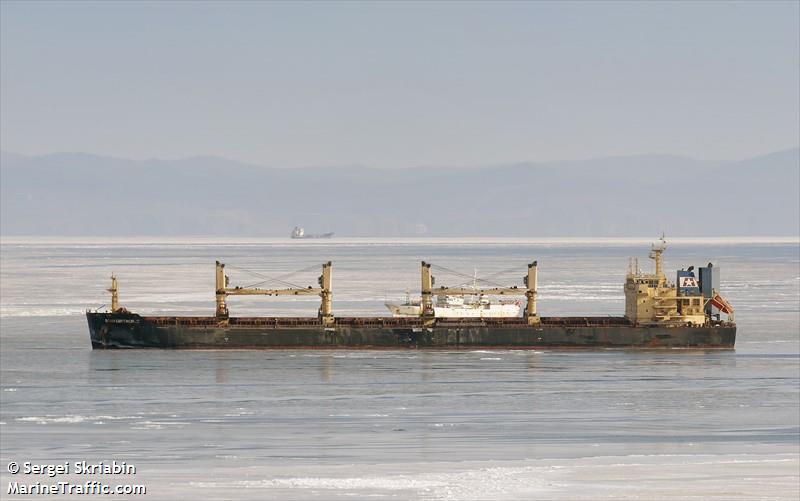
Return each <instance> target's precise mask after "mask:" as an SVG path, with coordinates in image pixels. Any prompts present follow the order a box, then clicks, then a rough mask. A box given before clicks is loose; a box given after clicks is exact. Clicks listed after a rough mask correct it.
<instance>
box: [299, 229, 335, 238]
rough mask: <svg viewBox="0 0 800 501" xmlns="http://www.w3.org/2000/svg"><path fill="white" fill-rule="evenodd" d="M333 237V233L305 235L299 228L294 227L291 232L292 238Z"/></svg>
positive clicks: (304, 231)
mask: <svg viewBox="0 0 800 501" xmlns="http://www.w3.org/2000/svg"><path fill="white" fill-rule="evenodd" d="M332 236H333V232H331V233H317V234H312V233H306V230H304V229H303V228H302V227H300V226H295V227H294V229H293V230H292V238H331V237H332Z"/></svg>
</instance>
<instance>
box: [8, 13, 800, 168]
mask: <svg viewBox="0 0 800 501" xmlns="http://www.w3.org/2000/svg"><path fill="white" fill-rule="evenodd" d="M1 5H2V7H0V9H1V11H0V22H1V23H2V33H1V34H0V37H1V39H0V41H1V42H2V44H1V45H0V56H1V60H0V64H1V70H2V71H1V75H0V79H1V80H0V84H1V87H0V105H1V107H0V140H1V141H0V142H1V144H0V146H1V147H2V149H4V150H7V151H12V152H18V153H27V154H39V153H50V152H57V151H83V152H93V153H100V154H110V155H115V156H121V157H128V158H149V157H167V158H172V157H183V156H192V155H220V156H225V157H229V158H233V159H237V160H243V161H248V162H254V163H258V164H263V165H270V166H297V165H334V164H335V165H341V164H363V165H370V166H384V167H394V166H406V165H428V164H447V165H461V164H468V165H474V164H492V163H503V162H514V161H536V160H557V159H575V158H586V157H596V156H607V155H628V154H645V153H672V154H681V155H689V156H694V157H698V158H702V159H738V158H746V157H749V156H756V155H758V154H762V153H768V152H771V151H775V150H779V149H784V148H789V147H794V146H797V144H798V142H800V140H799V139H798V138H799V137H800V123H799V122H800V105H799V104H798V101H800V97H799V96H798V94H800V90H798V89H800V28H798V24H799V23H800V7H799V6H800V3H798V2H797V1H785V2H772V3H770V2H738V3H726V2H709V3H694V2H670V3H645V2H620V3H601V2H586V3H557V4H556V3H546V2H530V3H523V2H514V3H491V4H490V3H476V2H471V3H456V2H446V3H421V2H413V3H412V2H408V3H388V2H381V3H360V2H358V3H333V2H324V3H310V2H309V3H294V4H282V3H259V2H243V3H231V2H228V3H224V4H222V3H209V2H204V3H191V2H188V1H182V2H175V3H157V2H135V3H122V2H106V3H100V2H96V3H94V2H93V3H77V2H56V3H47V2H10V1H5V0H3V1H2V4H1Z"/></svg>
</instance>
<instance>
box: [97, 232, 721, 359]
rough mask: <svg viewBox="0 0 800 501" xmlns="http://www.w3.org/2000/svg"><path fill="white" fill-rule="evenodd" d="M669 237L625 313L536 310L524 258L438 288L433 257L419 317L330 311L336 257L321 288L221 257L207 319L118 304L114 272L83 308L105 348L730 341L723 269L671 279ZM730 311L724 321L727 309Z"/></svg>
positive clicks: (637, 280) (632, 288) (628, 288)
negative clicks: (255, 273)
mask: <svg viewBox="0 0 800 501" xmlns="http://www.w3.org/2000/svg"><path fill="white" fill-rule="evenodd" d="M665 249H666V243H665V242H664V240H663V237H662V239H661V242H660V243H659V244H658V245H653V246H652V248H651V252H650V258H651V259H653V260H654V261H655V272H654V273H643V272H641V270H639V269H638V262H637V261H636V260H635V259H631V263H630V269H629V271H628V274H627V277H626V280H625V285H624V293H625V314H624V316H618V317H612V316H608V317H546V316H545V317H540V316H539V314H538V312H537V309H536V299H537V295H538V291H537V289H538V263H537V262H536V261H534V262H532V263H531V264H529V265H528V270H527V274H526V275H525V276H524V278H523V282H524V287H517V286H512V287H494V288H487V289H479V290H477V291H476V289H475V288H473V287H438V288H434V281H435V280H434V277H433V274H432V272H431V264H430V263H426V262H424V261H423V262H422V265H421V300H420V310H419V315H418V316H414V317H397V318H396V317H388V318H384V317H337V316H334V314H333V289H332V275H333V266H332V264H331V262H330V261H329V262H327V263H325V264H323V265H322V275H321V276H320V277H319V287H308V288H289V289H259V288H246V287H230V286H229V280H228V277H227V276H226V275H225V265H224V264H222V263H220V262H217V263H216V314H215V315H214V316H209V317H190V316H185V317H184V316H181V317H174V316H172V317H166V316H141V315H138V314H136V313H134V312H131V311H129V310H128V309H126V308H124V307H122V306H120V303H119V288H118V284H117V279H116V277H115V276H113V275H112V277H111V288H110V289H108V291H109V292H110V293H111V311H110V312H100V311H87V313H86V317H87V320H88V322H89V333H90V336H91V342H92V347H93V348H95V349H105V348H189V349H204V348H213V349H219V348H234V349H264V348H443V349H459V348H465V349H475V348H518V349H531V348H646V349H649V348H733V346H734V343H735V341H736V324H735V323H734V322H733V320H734V319H733V307H732V306H731V305H730V304H729V303H728V302H727V301H726V300H725V299H723V298H722V296H721V295H720V293H719V268H715V267H714V266H713V265H712V264H711V263H709V264H708V265H707V266H705V267H701V268H699V270H698V272H699V276H696V275H695V273H694V270H693V267H690V268H689V269H687V270H679V271H678V272H677V274H676V281H675V283H670V282H669V281H668V280H667V277H666V275H665V274H664V270H663V253H664V250H665ZM476 293H478V294H481V295H487V296H523V297H524V300H523V303H524V304H525V308H524V311H523V313H522V316H514V317H489V318H470V317H465V318H453V317H444V318H437V316H436V315H435V303H434V298H440V297H444V298H447V297H458V296H468V295H474V294H476ZM242 295H263V296H279V295H289V296H308V295H318V296H319V297H320V298H321V305H320V308H319V311H318V314H317V316H316V317H235V316H231V315H230V313H229V310H228V301H227V300H228V298H229V297H230V296H242ZM723 314H724V315H725V318H724V320H723V318H722V315H723Z"/></svg>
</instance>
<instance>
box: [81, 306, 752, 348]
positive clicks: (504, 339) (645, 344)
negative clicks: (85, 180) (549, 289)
mask: <svg viewBox="0 0 800 501" xmlns="http://www.w3.org/2000/svg"><path fill="white" fill-rule="evenodd" d="M86 317H87V319H88V322H89V331H90V335H91V340H92V347H93V348H95V349H105V348H184V349H220V348H231V349H270V348H329V349H330V348H347V349H351V348H395V349H397V348H399V349H403V348H443V349H460V348H463V349H475V348H517V349H532V348H640V349H651V348H728V349H730V348H733V346H734V343H735V341H736V326H735V325H734V324H729V323H719V324H715V325H706V326H638V325H632V324H631V323H630V322H628V321H627V320H626V319H625V318H620V317H562V318H555V317H543V318H542V321H541V324H540V325H537V326H529V325H527V323H526V322H525V320H524V319H521V318H503V319H484V320H476V319H463V320H458V319H449V320H447V321H444V320H437V321H436V323H435V324H433V325H429V326H425V325H424V324H423V322H422V320H421V319H416V318H355V317H351V318H347V317H342V318H337V319H336V322H335V324H334V326H333V327H323V326H322V324H321V323H320V321H319V320H317V319H316V318H285V317H277V318H267V317H233V318H230V319H227V320H220V319H218V318H216V317H143V316H140V315H137V314H134V313H93V312H88V313H87V314H86Z"/></svg>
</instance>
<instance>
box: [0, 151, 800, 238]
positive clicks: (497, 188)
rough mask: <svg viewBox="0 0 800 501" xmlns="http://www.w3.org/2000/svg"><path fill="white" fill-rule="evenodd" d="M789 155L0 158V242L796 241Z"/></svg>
mask: <svg viewBox="0 0 800 501" xmlns="http://www.w3.org/2000/svg"><path fill="white" fill-rule="evenodd" d="M799 175H800V150H799V149H796V148H795V149H791V150H786V151H780V152H777V153H773V154H770V155H766V156H761V157H757V158H751V159H748V160H742V161H739V162H725V163H720V162H702V161H697V160H693V159H690V158H685V157H679V156H666V155H653V156H635V157H617V158H598V159H592V160H583V161H571V162H549V163H519V164H513V165H501V166H487V167H416V168H407V169H395V170H383V169H375V168H367V167H307V168H291V169H281V168H268V167H259V166H256V165H248V164H244V163H240V162H234V161H231V160H226V159H223V158H216V157H196V158H187V159H182V160H146V161H133V160H123V159H119V158H111V157H103V156H98V155H90V154H83V153H59V154H52V155H43V156H24V155H17V154H13V153H8V152H3V153H2V157H0V233H2V234H3V235H87V236H88V235H109V236H120V235H218V236H225V235H231V236H233V235H241V236H245V235H246V236H264V237H276V236H286V237H288V236H289V233H290V232H291V230H292V228H293V227H294V226H303V227H305V229H306V231H308V232H312V233H320V232H324V231H334V232H336V235H337V236H419V235H429V236H527V237H536V236H634V235H637V236H638V235H654V234H657V233H659V232H661V231H662V230H664V231H666V232H667V234H671V235H675V236H739V235H752V236H763V235H797V234H799V233H800V177H799Z"/></svg>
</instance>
